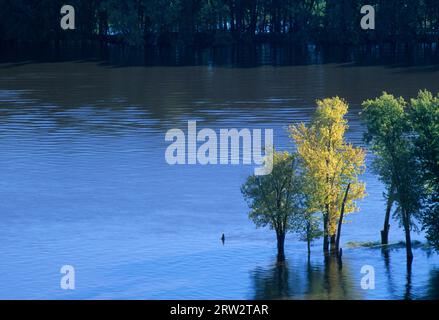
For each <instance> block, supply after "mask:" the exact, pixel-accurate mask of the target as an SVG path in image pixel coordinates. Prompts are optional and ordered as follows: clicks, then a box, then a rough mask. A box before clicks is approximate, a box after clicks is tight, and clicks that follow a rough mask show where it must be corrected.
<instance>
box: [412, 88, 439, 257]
mask: <svg viewBox="0 0 439 320" xmlns="http://www.w3.org/2000/svg"><path fill="white" fill-rule="evenodd" d="M410 120H411V123H412V127H413V130H414V134H413V137H414V140H415V142H414V144H415V150H414V154H415V157H416V159H417V160H418V162H419V164H420V166H421V173H420V174H421V177H422V181H423V186H424V188H425V199H424V203H423V205H424V210H423V217H422V222H423V229H424V230H425V231H426V235H427V239H428V240H429V242H430V243H432V244H433V245H434V246H435V248H436V249H438V250H439V95H438V96H433V95H432V94H431V93H430V92H428V91H420V92H419V94H418V97H417V98H416V99H412V100H411V108H410Z"/></svg>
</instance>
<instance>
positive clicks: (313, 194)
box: [290, 97, 365, 253]
mask: <svg viewBox="0 0 439 320" xmlns="http://www.w3.org/2000/svg"><path fill="white" fill-rule="evenodd" d="M347 111H348V105H347V103H346V102H345V101H343V100H342V99H340V98H338V97H335V98H332V99H324V100H318V101H317V110H316V113H315V115H314V117H313V118H312V120H311V123H310V124H309V125H308V126H307V125H305V124H304V123H301V124H298V125H293V126H290V132H291V137H292V139H293V140H294V142H295V144H296V147H297V152H298V154H299V156H300V159H301V161H302V163H303V166H304V175H305V177H306V178H305V179H306V181H308V182H309V183H307V186H308V188H306V189H305V193H306V194H307V196H308V198H309V205H310V210H311V211H314V212H316V211H317V212H321V213H322V215H323V250H324V252H325V253H327V252H328V251H329V244H331V251H333V252H337V253H338V252H339V246H340V236H341V228H342V222H343V219H344V218H345V216H346V215H347V214H349V213H351V212H354V211H356V210H358V208H357V206H356V200H358V199H361V198H363V197H364V195H365V184H364V183H363V182H361V181H360V180H359V175H360V174H361V173H363V171H364V169H365V165H364V156H365V153H364V150H363V149H361V148H359V147H354V146H353V145H352V144H350V143H347V142H346V141H345V132H346V130H347V128H348V125H347V120H346V119H345V115H346V113H347Z"/></svg>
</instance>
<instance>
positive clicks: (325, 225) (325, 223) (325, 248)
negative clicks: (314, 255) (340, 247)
mask: <svg viewBox="0 0 439 320" xmlns="http://www.w3.org/2000/svg"><path fill="white" fill-rule="evenodd" d="M323 252H324V253H325V254H326V253H328V252H329V239H328V215H327V214H325V215H323Z"/></svg>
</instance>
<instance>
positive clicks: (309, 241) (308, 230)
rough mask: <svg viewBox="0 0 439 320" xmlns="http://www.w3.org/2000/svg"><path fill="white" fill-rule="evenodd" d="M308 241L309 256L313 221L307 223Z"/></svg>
mask: <svg viewBox="0 0 439 320" xmlns="http://www.w3.org/2000/svg"><path fill="white" fill-rule="evenodd" d="M306 243H307V248H308V258H309V256H310V255H311V223H310V222H309V221H308V222H307V224H306Z"/></svg>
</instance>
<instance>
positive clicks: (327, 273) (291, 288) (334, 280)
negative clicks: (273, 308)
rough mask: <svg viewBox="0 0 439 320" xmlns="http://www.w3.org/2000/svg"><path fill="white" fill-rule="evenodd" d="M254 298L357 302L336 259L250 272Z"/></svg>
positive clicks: (347, 275)
mask: <svg viewBox="0 0 439 320" xmlns="http://www.w3.org/2000/svg"><path fill="white" fill-rule="evenodd" d="M253 285H254V292H255V295H254V299H336V300H337V299H361V295H360V293H358V292H355V290H354V283H353V279H352V277H351V276H350V271H349V268H348V266H343V268H341V267H340V264H339V261H338V259H337V258H336V257H327V258H324V259H323V263H322V262H321V261H312V260H311V259H308V260H307V261H301V262H300V263H294V264H293V263H291V262H288V261H287V262H284V263H275V264H274V265H273V266H272V267H270V268H267V269H261V268H258V269H256V270H255V271H254V272H253Z"/></svg>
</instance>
